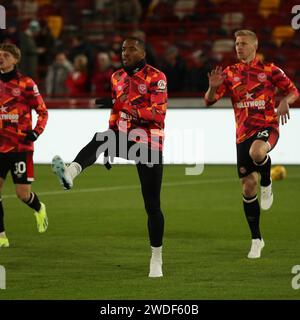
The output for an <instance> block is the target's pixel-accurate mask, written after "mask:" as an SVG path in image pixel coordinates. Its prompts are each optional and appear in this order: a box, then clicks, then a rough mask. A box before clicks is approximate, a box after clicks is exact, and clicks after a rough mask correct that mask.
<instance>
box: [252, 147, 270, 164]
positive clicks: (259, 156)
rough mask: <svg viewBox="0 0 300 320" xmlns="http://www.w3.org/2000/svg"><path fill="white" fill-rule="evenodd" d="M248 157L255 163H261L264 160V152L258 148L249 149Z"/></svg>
mask: <svg viewBox="0 0 300 320" xmlns="http://www.w3.org/2000/svg"><path fill="white" fill-rule="evenodd" d="M249 155H250V157H251V159H252V160H253V161H255V162H261V161H263V160H264V158H265V156H266V155H265V152H264V151H263V150H261V149H258V148H250V151H249Z"/></svg>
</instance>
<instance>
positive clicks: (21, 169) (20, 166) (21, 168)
mask: <svg viewBox="0 0 300 320" xmlns="http://www.w3.org/2000/svg"><path fill="white" fill-rule="evenodd" d="M15 166H16V169H15V171H14V174H20V173H22V174H23V173H25V172H26V163H25V162H24V161H21V162H17V163H15Z"/></svg>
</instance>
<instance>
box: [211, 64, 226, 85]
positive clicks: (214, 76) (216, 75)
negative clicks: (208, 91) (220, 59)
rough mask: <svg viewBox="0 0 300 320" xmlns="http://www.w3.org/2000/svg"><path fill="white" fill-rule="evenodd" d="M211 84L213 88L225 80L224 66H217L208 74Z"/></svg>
mask: <svg viewBox="0 0 300 320" xmlns="http://www.w3.org/2000/svg"><path fill="white" fill-rule="evenodd" d="M207 76H208V82H209V86H210V87H211V88H217V87H219V86H220V85H221V84H222V83H223V82H224V75H223V71H222V67H216V68H215V69H213V70H212V71H211V72H209V73H208V74H207Z"/></svg>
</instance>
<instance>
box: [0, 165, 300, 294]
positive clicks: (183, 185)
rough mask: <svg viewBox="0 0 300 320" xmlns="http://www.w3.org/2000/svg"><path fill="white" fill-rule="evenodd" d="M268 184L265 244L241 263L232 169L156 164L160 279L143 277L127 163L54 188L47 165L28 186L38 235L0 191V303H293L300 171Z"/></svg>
mask: <svg viewBox="0 0 300 320" xmlns="http://www.w3.org/2000/svg"><path fill="white" fill-rule="evenodd" d="M286 168H287V172H288V177H287V179H285V180H282V181H276V182H274V188H273V189H274V195H275V198H274V199H275V200H274V204H273V207H272V209H271V210H270V211H269V212H262V215H261V228H262V232H263V237H264V240H265V242H266V246H265V248H264V250H263V253H262V258H261V259H258V260H249V259H247V258H246V255H247V253H248V251H249V247H250V236H249V231H248V226H247V223H246V220H245V218H244V213H243V210H242V200H241V189H240V185H239V181H238V179H237V175H236V168H235V166H206V167H205V170H204V173H203V174H202V175H199V176H186V175H184V169H185V166H165V170H164V185H163V188H162V208H163V211H164V214H165V238H164V265H163V271H164V277H163V278H160V279H149V278H148V265H149V258H150V250H149V244H148V235H147V229H146V213H145V211H144V208H143V202H142V197H141V193H140V187H139V181H138V176H137V172H136V168H135V167H134V166H124V165H123V166H121V165H119V166H118V165H115V166H114V167H113V169H112V170H111V171H110V172H107V170H106V169H105V168H103V167H102V166H98V165H95V166H93V167H91V168H89V169H87V170H86V171H85V172H83V173H82V175H81V176H80V177H78V178H77V179H76V180H75V186H74V189H72V190H71V191H63V190H62V189H61V187H60V186H59V184H58V180H57V178H56V177H55V176H54V174H53V173H52V172H51V169H50V166H48V165H36V167H35V171H36V172H35V176H36V180H37V181H36V182H35V183H34V184H33V189H34V191H36V192H37V193H38V194H39V197H40V199H41V201H43V202H44V203H45V204H46V205H47V211H48V216H49V229H48V230H47V232H46V233H45V234H38V233H37V230H36V226H35V220H34V216H33V215H32V212H31V210H30V209H29V208H28V207H26V206H25V205H24V204H22V203H21V202H20V201H19V200H17V199H16V198H15V197H14V196H13V193H14V186H13V184H12V182H11V179H10V178H9V179H8V181H7V182H6V185H5V188H4V192H3V204H4V208H5V217H6V231H7V235H8V237H9V240H10V244H11V247H10V248H7V249H6V248H2V249H0V265H3V266H4V267H5V268H6V273H7V283H6V286H7V288H6V290H0V299H122V300H124V299H299V298H300V289H299V290H295V289H293V288H292V286H291V281H292V278H293V276H294V275H293V274H292V273H291V269H292V267H293V266H294V265H299V264H300V237H299V235H300V231H299V230H300V210H299V208H300V205H299V201H300V199H299V191H300V187H299V186H300V166H287V167H286Z"/></svg>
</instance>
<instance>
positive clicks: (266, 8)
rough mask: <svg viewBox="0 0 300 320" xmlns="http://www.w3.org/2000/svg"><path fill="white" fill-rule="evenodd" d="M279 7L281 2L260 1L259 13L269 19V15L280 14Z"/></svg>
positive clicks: (275, 0) (277, 0) (272, 0)
mask: <svg viewBox="0 0 300 320" xmlns="http://www.w3.org/2000/svg"><path fill="white" fill-rule="evenodd" d="M279 6H280V0H260V3H259V6H258V13H259V15H261V16H263V17H264V18H268V17H269V15H271V14H274V13H278V9H279Z"/></svg>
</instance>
